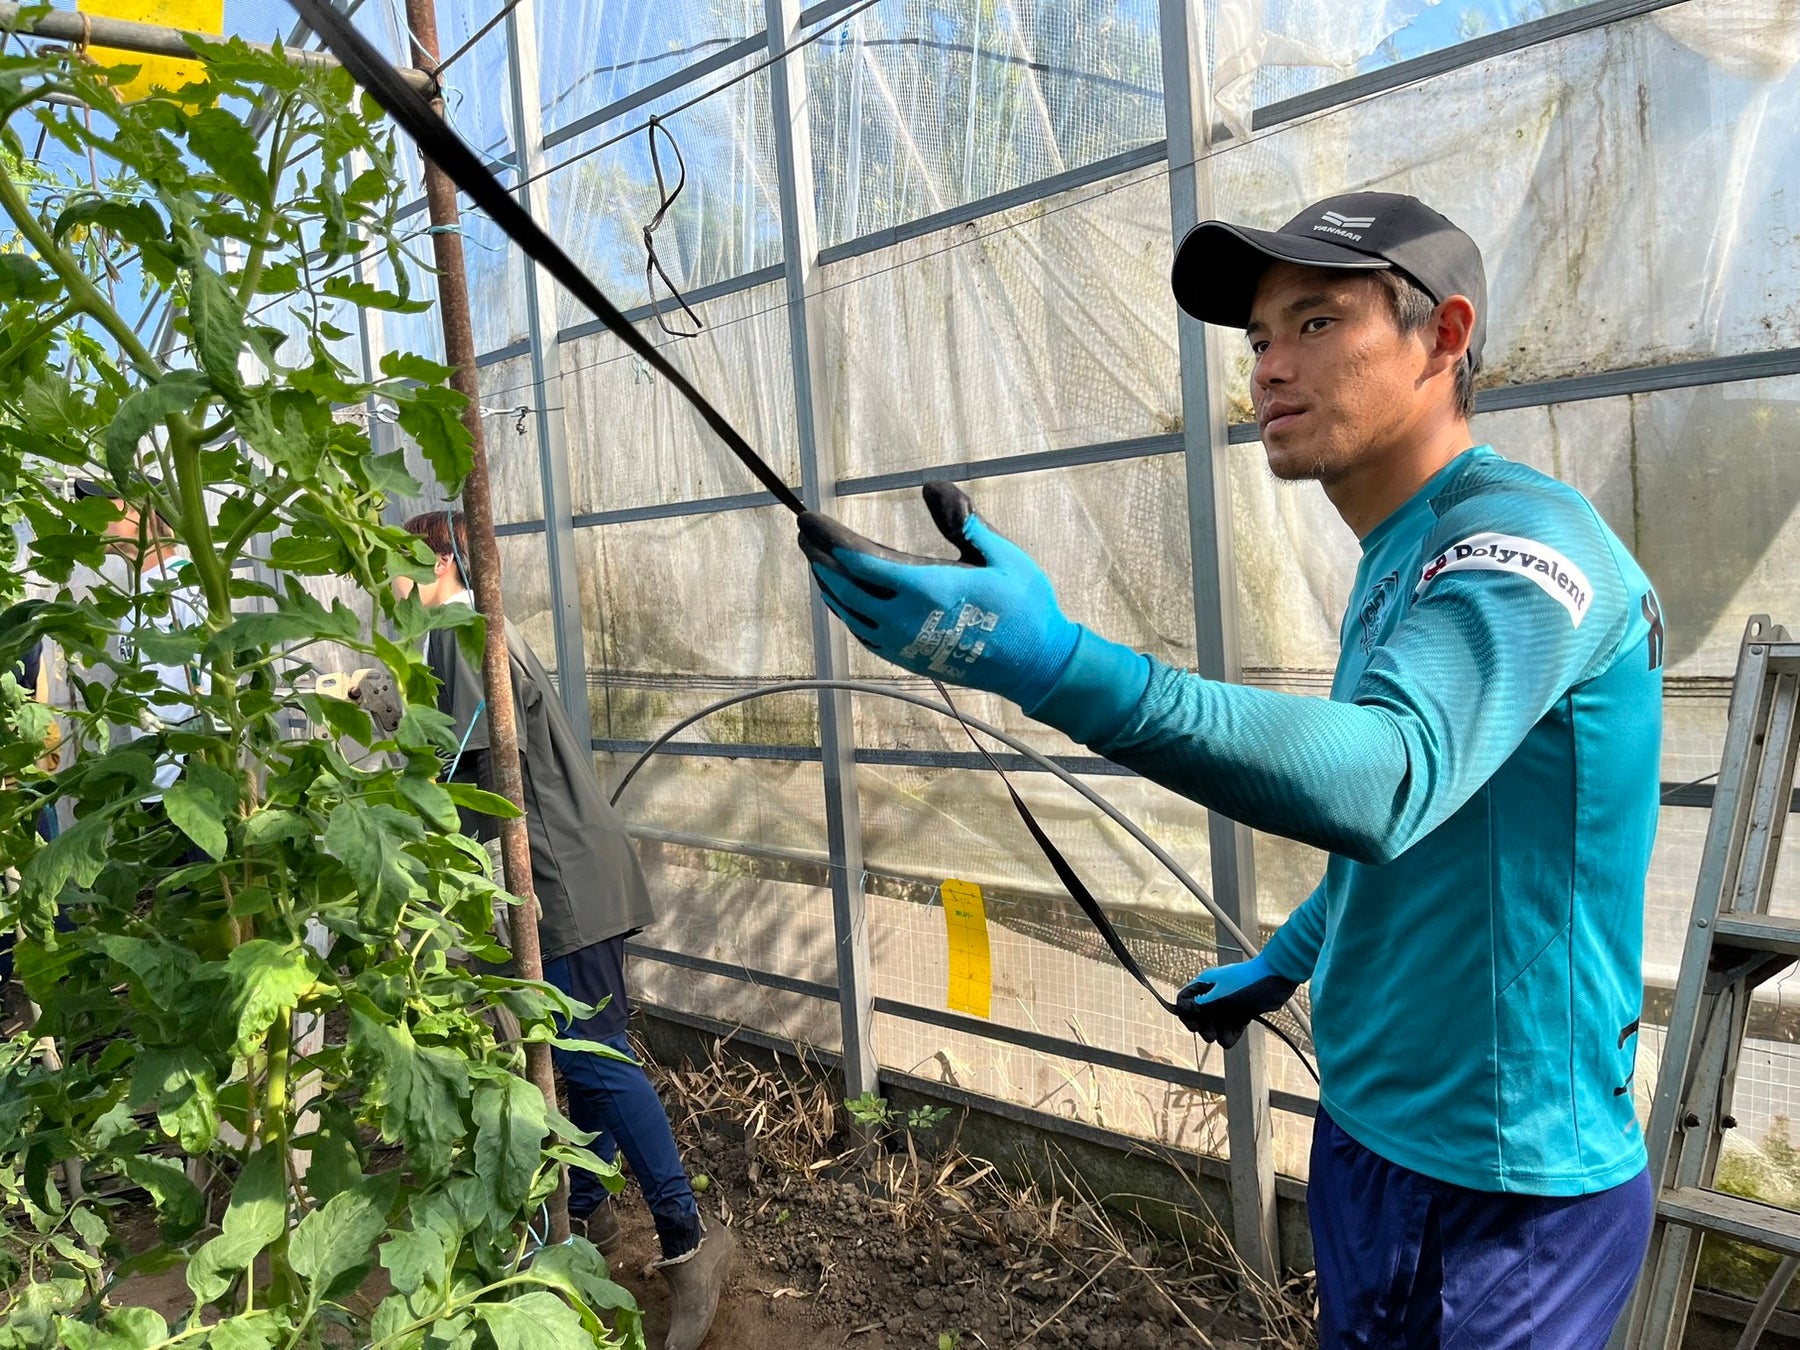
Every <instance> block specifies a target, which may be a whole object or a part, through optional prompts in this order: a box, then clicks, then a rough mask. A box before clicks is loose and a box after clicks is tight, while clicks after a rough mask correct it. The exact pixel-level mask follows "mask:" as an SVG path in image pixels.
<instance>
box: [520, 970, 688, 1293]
mask: <svg viewBox="0 0 1800 1350" xmlns="http://www.w3.org/2000/svg"><path fill="white" fill-rule="evenodd" d="M544 979H545V980H546V981H547V982H548V983H550V984H553V985H555V986H556V987H557V988H558V989H560V990H562V991H563V992H564V993H565V994H568V995H569V996H570V997H572V998H577V999H580V1000H581V1001H582V1002H583V1003H591V1004H601V1003H603V1002H604V1003H605V1006H604V1007H601V1008H599V1010H598V1011H597V1012H595V1013H594V1015H593V1016H592V1017H586V1018H582V1019H580V1020H578V1021H576V1022H575V1023H574V1024H573V1025H572V1026H570V1027H568V1028H567V1029H566V1030H565V1031H564V1034H565V1035H568V1036H573V1037H577V1038H579V1039H581V1040H588V1041H599V1042H600V1043H601V1044H603V1045H606V1046H609V1047H611V1048H612V1049H613V1050H616V1051H618V1053H619V1056H620V1058H617V1059H615V1058H613V1057H612V1056H610V1055H601V1054H596V1053H594V1052H593V1051H580V1050H563V1049H560V1048H552V1050H551V1056H552V1058H553V1059H554V1060H555V1061H556V1067H557V1069H558V1070H559V1071H560V1072H561V1073H562V1076H563V1086H564V1088H565V1089H566V1090H567V1092H568V1094H569V1120H570V1121H571V1122H572V1123H573V1124H575V1125H576V1126H578V1127H580V1128H581V1129H584V1130H592V1131H593V1132H594V1133H595V1134H596V1135H598V1138H596V1139H595V1140H594V1142H593V1143H591V1144H589V1145H588V1147H589V1148H591V1149H592V1150H593V1151H594V1152H595V1153H598V1154H599V1155H600V1156H601V1157H602V1158H606V1159H609V1160H611V1159H615V1158H617V1157H618V1155H619V1154H620V1153H621V1152H622V1153H624V1155H625V1162H626V1165H627V1166H629V1167H630V1168H631V1175H632V1176H634V1177H636V1178H637V1183H638V1186H639V1188H640V1189H641V1190H642V1191H643V1192H644V1200H645V1203H647V1204H648V1205H649V1206H650V1217H651V1218H652V1219H653V1220H655V1222H656V1236H657V1238H658V1240H659V1241H660V1242H661V1243H662V1252H663V1256H664V1257H665V1258H668V1257H675V1256H680V1255H681V1254H682V1253H683V1252H688V1251H692V1250H693V1249H694V1248H695V1247H697V1246H699V1244H700V1210H699V1206H698V1205H697V1204H696V1203H695V1201H694V1189H693V1187H692V1186H691V1185H689V1184H688V1177H687V1172H686V1170H685V1169H684V1168H683V1167H682V1165H681V1154H680V1152H679V1151H678V1150H677V1149H676V1147H675V1132H674V1131H673V1130H671V1129H670V1128H669V1116H668V1113H667V1112H666V1111H664V1110H663V1104H662V1099H661V1098H659V1097H658V1096H657V1095H656V1089H655V1088H653V1087H652V1086H650V1080H649V1078H647V1077H646V1076H645V1074H644V1069H643V1066H642V1065H641V1064H639V1063H638V1061H637V1058H636V1056H634V1055H633V1054H632V1053H631V1044H630V1042H629V1041H628V1040H627V1039H626V1036H625V1022H626V1018H627V1016H628V1015H629V1013H630V1005H629V1004H628V1003H627V1002H626V999H625V939H624V938H623V937H622V936H621V937H616V938H612V939H610V940H608V941H606V942H597V943H595V944H594V945H593V946H591V947H583V948H582V949H581V950H580V951H576V952H570V953H569V954H568V955H567V956H561V957H558V958H557V959H556V960H554V961H547V962H545V963H544ZM610 1198H611V1197H610V1196H609V1195H608V1193H607V1190H606V1188H605V1187H604V1186H603V1185H601V1183H600V1179H599V1178H598V1177H596V1176H595V1175H594V1174H593V1173H591V1172H584V1171H582V1170H581V1169H579V1168H574V1169H571V1171H570V1174H569V1214H570V1216H571V1217H574V1218H585V1217H586V1216H587V1215H589V1214H592V1213H593V1212H594V1210H596V1209H597V1208H599V1206H600V1205H602V1204H603V1203H605V1202H606V1201H607V1200H608V1199H610Z"/></svg>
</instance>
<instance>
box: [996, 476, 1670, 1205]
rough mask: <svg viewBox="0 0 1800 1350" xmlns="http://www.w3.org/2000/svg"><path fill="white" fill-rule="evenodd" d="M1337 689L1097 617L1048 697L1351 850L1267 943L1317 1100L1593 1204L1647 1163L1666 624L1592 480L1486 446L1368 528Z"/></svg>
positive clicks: (1375, 1143)
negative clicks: (1654, 851) (1589, 490)
mask: <svg viewBox="0 0 1800 1350" xmlns="http://www.w3.org/2000/svg"><path fill="white" fill-rule="evenodd" d="M1341 637H1342V653H1341V656H1340V658H1339V661H1338V668H1337V672H1336V675H1335V678H1334V680H1333V683H1332V692H1331V698H1330V699H1329V700H1326V699H1319V698H1309V697H1302V696H1296V695H1290V694H1282V693H1277V692H1273V691H1269V690H1261V689H1253V688H1248V687H1245V686H1241V685H1232V684H1224V683H1219V682H1216V681H1211V680H1205V679H1201V678H1200V677H1198V676H1195V675H1192V674H1189V673H1187V672H1184V671H1178V670H1174V669H1171V668H1170V667H1168V666H1166V665H1163V664H1162V663H1161V662H1158V661H1156V660H1154V659H1153V658H1150V657H1146V656H1142V655H1140V654H1138V653H1135V652H1132V651H1130V650H1129V649H1127V648H1124V647H1121V646H1119V645H1118V644H1115V643H1110V642H1107V641H1105V640H1104V639H1101V638H1098V637H1096V636H1094V635H1093V634H1091V633H1089V632H1086V631H1085V630H1084V631H1083V632H1082V634H1081V637H1080V641H1079V642H1078V644H1077V647H1076V651H1075V654H1074V656H1073V657H1072V658H1071V659H1070V662H1069V665H1068V667H1067V668H1066V669H1065V671H1064V672H1063V674H1062V676H1061V678H1060V679H1059V680H1058V682H1057V684H1056V686H1055V687H1054V688H1053V689H1052V690H1051V692H1050V694H1049V695H1048V696H1047V697H1046V698H1045V700H1044V701H1043V702H1042V703H1041V704H1040V705H1039V706H1037V707H1036V708H1033V709H1030V710H1029V711H1030V712H1031V713H1032V715H1033V716H1034V717H1036V718H1038V719H1039V720H1041V721H1044V722H1047V723H1049V724H1050V725H1052V726H1055V727H1058V728H1059V729H1061V730H1063V731H1064V732H1066V733H1067V734H1069V735H1071V736H1072V737H1074V738H1075V739H1077V740H1080V741H1083V742H1085V743H1086V744H1088V745H1090V746H1091V747H1092V748H1093V749H1095V750H1096V751H1098V752H1099V753H1101V754H1103V755H1105V756H1107V757H1108V758H1109V759H1112V760H1114V761H1116V762H1118V763H1121V764H1124V765H1126V766H1128V767H1130V768H1132V769H1135V770H1136V771H1138V772H1139V773H1141V774H1143V775H1145V776H1146V777H1148V778H1151V779H1154V780H1156V781H1157V782H1160V783H1162V784H1164V785H1165V786H1167V787H1170V788H1172V789H1173V790H1175V791H1177V792H1180V793H1182V794H1183V795H1185V796H1187V797H1190V798H1192V799H1193V800H1195V801H1197V802H1199V803H1201V804H1202V805H1204V806H1206V807H1207V808H1209V809H1211V810H1215V811H1219V812H1221V813H1223V814H1225V815H1227V816H1230V817H1231V818H1233V819H1235V820H1239V821H1242V822H1243V823H1245V824H1247V825H1250V826H1253V827H1254V828H1256V829H1259V830H1264V831H1268V832H1270V833H1274V834H1281V835H1286V836H1288V837H1290V838H1293V839H1298V840H1300V841H1302V842H1304V843H1308V844H1312V845H1314V846H1316V847H1318V848H1321V849H1324V850H1326V851H1328V852H1329V853H1330V855H1331V856H1330V860H1329V863H1328V865H1327V868H1326V873H1325V878H1324V880H1323V881H1322V882H1321V883H1320V885H1319V887H1318V889H1317V890H1315V891H1314V892H1313V894H1312V895H1311V896H1310V897H1308V899H1307V900H1306V901H1305V902H1304V903H1303V904H1301V905H1300V906H1299V908H1297V909H1296V910H1295V911H1294V913H1293V915H1292V916H1291V917H1290V918H1289V919H1288V921H1287V923H1286V924H1284V925H1283V926H1282V927H1281V928H1280V929H1279V930H1278V931H1277V932H1276V933H1275V935H1274V936H1273V937H1272V938H1271V939H1270V941H1269V944H1268V948H1267V957H1268V959H1269V961H1270V962H1271V963H1272V964H1273V965H1274V966H1275V968H1276V969H1277V970H1278V971H1280V972H1281V973H1283V974H1284V975H1287V976H1288V977H1290V978H1292V979H1294V980H1296V981H1304V980H1307V979H1310V980H1311V981H1312V1007H1313V1032H1314V1040H1315V1044H1316V1048H1317V1052H1318V1061H1319V1070H1320V1077H1321V1079H1322V1083H1321V1089H1320V1098H1321V1101H1322V1102H1323V1104H1324V1105H1325V1107H1326V1109H1327V1110H1329V1111H1330V1112H1331V1114H1332V1117H1333V1119H1335V1120H1336V1121H1337V1122H1338V1124H1339V1125H1340V1126H1342V1127H1343V1129H1345V1130H1346V1131H1347V1132H1348V1133H1349V1134H1350V1135H1351V1136H1352V1137H1353V1138H1355V1139H1357V1140H1358V1141H1359V1142H1361V1143H1362V1144H1363V1145H1365V1146H1366V1147H1368V1148H1369V1149H1371V1150H1373V1151H1374V1152H1376V1153H1377V1154H1379V1155H1381V1156H1382V1157H1384V1158H1386V1159H1388V1160H1389V1161H1391V1162H1395V1163H1399V1164H1400V1165H1402V1166H1404V1167H1409V1168H1411V1169H1413V1170H1415V1171H1418V1172H1422V1173H1424V1174H1426V1175H1427V1176H1432V1177H1436V1178H1439V1179H1441V1180H1444V1181H1448V1182H1451V1183H1453V1184H1456V1185H1461V1186H1467V1187H1471V1188H1474V1189H1478V1190H1488V1191H1512V1192H1519V1193H1525V1194H1535V1195H1581V1194H1587V1193H1591V1192H1593V1191H1599V1190H1604V1189H1606V1188H1608V1187H1610V1186H1613V1185H1617V1184H1619V1183H1621V1182H1623V1181H1626V1180H1628V1179H1630V1178H1631V1177H1633V1176H1634V1175H1636V1173H1637V1172H1638V1171H1640V1170H1641V1169H1642V1168H1643V1167H1644V1165H1645V1153H1644V1145H1643V1141H1642V1138H1641V1136H1640V1134H1639V1130H1638V1123H1637V1116H1636V1111H1635V1106H1634V1103H1633V1099H1632V1092H1631V1088H1630V1083H1631V1076H1632V1069H1633V1064H1634V1062H1635V1049H1636V1040H1635V1033H1636V1028H1637V1019H1638V1013H1639V1009H1640V1005H1641V997H1642V974H1641V967H1642V948H1643V915H1644V879H1645V875H1646V873H1647V871H1648V867H1649V859H1650V848H1651V843H1652V839H1653V837H1654V834H1655V828H1656V815H1657V807H1658V792H1657V789H1658V780H1659V777H1660V774H1659V756H1660V748H1661V738H1662V649H1663V625H1662V617H1661V610H1660V608H1659V606H1658V603H1657V600H1656V595H1655V592H1654V590H1653V588H1652V587H1651V585H1650V583H1649V581H1648V580H1647V578H1646V577H1645V576H1644V573H1643V572H1642V570H1641V569H1640V568H1639V567H1638V565H1637V563H1636V562H1635V561H1634V560H1633V559H1632V557H1631V555H1630V553H1629V552H1628V551H1627V550H1626V548H1625V546H1624V545H1623V544H1622V543H1621V542H1620V541H1619V540H1618V538H1617V537H1616V536H1615V535H1614V534H1613V533H1612V531H1611V530H1609V529H1608V528H1607V526H1606V524H1605V523H1604V522H1603V521H1602V520H1601V519H1600V517H1599V516H1598V514H1597V513H1596V512H1595V511H1594V508H1593V507H1592V506H1591V505H1590V504H1589V503H1588V501H1587V500H1586V499H1585V498H1584V497H1582V496H1581V494H1580V493H1578V492H1576V491H1575V490H1574V489H1572V488H1570V487H1567V486H1565V485H1563V484H1561V483H1559V482H1557V481H1556V480H1554V479H1552V478H1549V477H1547V476H1545V475H1543V474H1541V473H1538V472H1537V471H1536V470H1533V469H1531V468H1529V467H1527V466H1525V465H1521V464H1516V463H1513V462H1511V461H1509V460H1506V459H1503V458H1502V457H1500V456H1499V455H1497V454H1495V453H1494V452H1493V451H1492V450H1491V449H1490V448H1488V447H1486V446H1481V447H1477V448H1475V449H1473V450H1469V451H1466V452H1465V453H1464V454H1462V455H1461V456H1459V457H1458V458H1457V459H1455V460H1454V461H1452V462H1451V463H1450V464H1449V465H1447V466H1446V467H1445V468H1444V469H1443V470H1441V471H1440V472H1439V473H1438V474H1437V475H1436V476H1435V477H1434V478H1433V479H1432V480H1431V481H1430V482H1429V483H1427V484H1426V485H1425V486H1424V487H1423V488H1421V489H1420V491H1419V492H1418V493H1417V494H1415V495H1414V496H1413V497H1412V498H1411V499H1410V500H1409V501H1408V502H1407V503H1406V504H1405V505H1404V506H1402V507H1401V508H1400V509H1399V510H1397V511H1396V512H1394V514H1393V515H1391V516H1389V517H1388V518H1387V519H1386V520H1385V521H1383V522H1382V523H1381V524H1380V525H1379V526H1377V527H1376V529H1375V530H1374V531H1373V532H1372V533H1371V534H1370V535H1369V536H1368V537H1367V538H1366V539H1365V540H1363V556H1362V563H1361V566H1360V567H1359V569H1358V572H1357V577H1356V586H1355V590H1354V591H1353V593H1352V596H1351V600H1350V604H1349V607H1348V609H1347V611H1346V613H1345V616H1344V622H1343V628H1342V634H1341Z"/></svg>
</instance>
